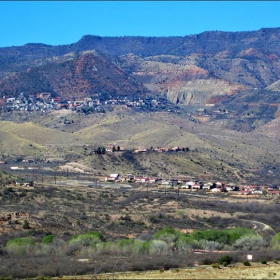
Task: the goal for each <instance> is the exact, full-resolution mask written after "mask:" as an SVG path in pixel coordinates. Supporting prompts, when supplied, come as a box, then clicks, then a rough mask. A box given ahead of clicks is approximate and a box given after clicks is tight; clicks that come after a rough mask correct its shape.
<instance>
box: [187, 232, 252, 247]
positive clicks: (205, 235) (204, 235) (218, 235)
mask: <svg viewBox="0 0 280 280" xmlns="http://www.w3.org/2000/svg"><path fill="white" fill-rule="evenodd" d="M253 233H254V231H253V230H251V229H247V228H234V229H225V230H216V229H209V230H203V231H202V230H195V231H194V232H192V233H191V237H192V238H193V239H195V240H208V241H215V242H218V243H220V244H222V243H223V244H229V245H231V244H233V243H234V242H235V241H236V240H238V239H239V238H241V237H242V236H244V235H245V236H246V235H249V234H253Z"/></svg>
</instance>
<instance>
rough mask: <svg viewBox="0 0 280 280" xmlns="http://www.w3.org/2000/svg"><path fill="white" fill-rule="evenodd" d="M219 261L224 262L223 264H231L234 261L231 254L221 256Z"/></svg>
mask: <svg viewBox="0 0 280 280" xmlns="http://www.w3.org/2000/svg"><path fill="white" fill-rule="evenodd" d="M218 262H219V264H223V265H224V263H227V264H230V263H231V262H232V257H231V256H229V255H225V256H222V257H221V258H219V260H218ZM224 266H225V265H224Z"/></svg>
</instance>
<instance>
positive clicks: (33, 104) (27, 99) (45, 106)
mask: <svg viewBox="0 0 280 280" xmlns="http://www.w3.org/2000/svg"><path fill="white" fill-rule="evenodd" d="M117 105H122V106H124V107H138V108H149V109H155V110H157V109H162V108H166V107H168V105H169V106H170V102H168V101H167V100H165V99H162V98H152V97H147V98H145V99H141V98H128V97H116V98H112V99H108V100H103V99H101V98H91V97H86V98H83V99H81V100H62V98H61V97H53V96H52V94H51V93H49V92H40V93H35V94H26V93H24V92H22V93H20V94H19V96H17V97H5V96H4V97H3V98H0V109H2V110H4V111H7V112H9V111H29V112H32V111H40V112H48V111H52V110H60V109H67V110H73V111H79V110H81V111H82V112H83V111H84V112H99V113H104V112H105V108H106V107H108V106H117ZM168 108H169V107H168Z"/></svg>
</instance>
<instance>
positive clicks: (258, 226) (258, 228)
mask: <svg viewBox="0 0 280 280" xmlns="http://www.w3.org/2000/svg"><path fill="white" fill-rule="evenodd" d="M240 220H241V221H245V222H248V223H251V224H253V230H254V231H255V232H256V233H257V234H263V233H264V232H265V231H266V232H270V233H271V234H273V235H274V234H276V233H277V232H276V231H275V230H274V229H273V228H272V227H271V226H270V225H268V224H265V223H262V222H258V221H252V220H246V219H240Z"/></svg>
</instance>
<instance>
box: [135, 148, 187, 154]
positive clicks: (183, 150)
mask: <svg viewBox="0 0 280 280" xmlns="http://www.w3.org/2000/svg"><path fill="white" fill-rule="evenodd" d="M148 151H155V152H159V153H164V152H189V151H190V149H189V147H171V148H170V147H156V148H154V147H151V148H150V149H147V148H144V149H141V148H140V149H135V150H134V153H146V152H148Z"/></svg>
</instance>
